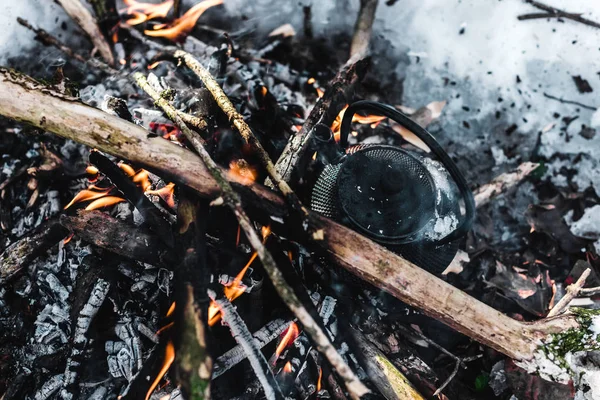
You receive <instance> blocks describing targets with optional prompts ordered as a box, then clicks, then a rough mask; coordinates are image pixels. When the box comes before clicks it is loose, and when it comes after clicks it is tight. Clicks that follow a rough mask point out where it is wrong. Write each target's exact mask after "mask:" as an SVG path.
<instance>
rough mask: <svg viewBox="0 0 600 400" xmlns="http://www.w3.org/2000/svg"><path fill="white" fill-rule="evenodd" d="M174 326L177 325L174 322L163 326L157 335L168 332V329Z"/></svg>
mask: <svg viewBox="0 0 600 400" xmlns="http://www.w3.org/2000/svg"><path fill="white" fill-rule="evenodd" d="M173 325H175V322H174V321H171V322H169V323H168V324H166V325H165V326H163V327H162V328H160V329H159V330H157V331H156V335H157V336H158V335H160V334H161V333H163V332H164V331H166V330H167V329H169V328H170V327H172V326H173Z"/></svg>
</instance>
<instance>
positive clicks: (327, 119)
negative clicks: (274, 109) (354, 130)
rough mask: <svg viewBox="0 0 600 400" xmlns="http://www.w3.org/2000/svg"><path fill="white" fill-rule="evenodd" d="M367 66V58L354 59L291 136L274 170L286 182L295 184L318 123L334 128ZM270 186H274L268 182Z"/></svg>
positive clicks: (334, 80)
mask: <svg viewBox="0 0 600 400" xmlns="http://www.w3.org/2000/svg"><path fill="white" fill-rule="evenodd" d="M368 63H369V61H368V59H366V58H357V59H356V58H352V59H350V60H349V61H348V62H347V63H346V65H344V67H343V68H342V69H341V70H340V71H339V72H338V74H337V75H336V76H335V77H334V78H333V79H332V80H331V82H329V86H328V87H327V89H326V90H325V93H324V94H323V97H321V98H320V99H319V100H318V101H317V103H316V104H315V106H314V107H313V108H312V110H311V111H310V114H309V115H308V118H306V121H305V122H304V125H302V128H301V129H300V131H299V132H298V133H297V134H295V135H294V136H292V137H290V139H289V141H288V143H287V145H286V146H285V148H284V149H283V152H282V153H281V156H279V159H278V160H277V162H276V163H275V169H276V170H277V172H278V174H279V175H280V176H281V178H282V179H283V180H284V181H286V182H292V181H293V174H294V170H295V169H296V168H297V167H298V165H300V164H301V163H302V160H303V158H304V155H305V153H306V150H307V149H308V147H309V145H310V143H311V140H312V137H313V133H314V129H315V127H316V126H317V125H318V124H325V125H327V126H329V125H331V122H332V121H333V119H334V118H335V116H337V114H338V113H339V112H340V110H341V109H342V108H343V107H344V105H346V104H347V103H348V98H349V94H350V93H351V91H352V88H353V87H354V85H355V84H356V82H358V81H359V80H360V79H362V77H363V76H364V74H365V72H366V69H367V66H368ZM267 185H269V186H270V185H272V183H270V182H267Z"/></svg>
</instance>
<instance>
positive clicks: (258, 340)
mask: <svg viewBox="0 0 600 400" xmlns="http://www.w3.org/2000/svg"><path fill="white" fill-rule="evenodd" d="M289 326H290V322H289V321H286V320H284V319H276V320H273V321H271V322H269V323H268V324H267V325H265V326H263V327H262V328H260V329H259V330H258V331H256V332H254V334H253V335H252V336H253V340H254V345H255V346H256V347H257V348H258V349H262V348H263V347H265V346H266V345H268V344H269V343H271V342H272V341H273V340H275V339H276V338H278V337H279V335H281V334H282V333H283V331H285V330H286V328H288V327H289ZM245 359H246V353H245V352H244V349H243V348H242V346H240V345H237V346H236V347H234V348H233V349H231V350H229V351H227V352H226V353H225V354H223V355H222V356H220V357H219V358H217V359H216V360H215V364H214V365H213V374H212V379H216V378H218V377H219V376H221V375H223V374H224V373H225V372H227V371H229V370H230V369H231V368H233V367H235V366H236V365H238V364H239V363H240V362H241V361H243V360H245Z"/></svg>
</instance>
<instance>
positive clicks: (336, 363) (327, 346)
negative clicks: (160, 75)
mask: <svg viewBox="0 0 600 400" xmlns="http://www.w3.org/2000/svg"><path fill="white" fill-rule="evenodd" d="M135 79H136V81H138V82H139V84H140V85H141V86H142V87H143V88H144V90H148V94H150V96H152V97H153V98H154V100H155V101H156V100H157V98H156V96H158V94H157V93H156V92H155V91H153V90H152V88H151V87H150V86H149V85H147V84H146V83H145V78H144V76H143V75H141V74H140V73H136V74H135ZM160 104H161V103H159V105H160ZM162 104H163V105H166V106H167V107H169V106H170V105H168V104H164V103H162ZM173 117H174V118H175V119H174V120H173V121H174V122H175V124H176V125H177V126H178V127H179V129H181V131H182V132H183V134H184V135H185V136H186V138H187V139H188V140H189V141H190V142H191V143H192V145H193V147H194V149H195V150H196V151H197V152H198V155H199V156H200V159H201V160H202V163H203V164H204V167H205V168H206V169H207V170H208V171H209V174H210V176H211V177H212V178H213V179H214V180H215V181H216V182H217V184H218V186H219V188H220V191H221V196H220V199H221V203H224V204H225V205H226V206H227V207H229V208H230V209H231V211H232V212H233V214H234V215H235V217H236V219H237V220H238V223H239V225H240V228H241V229H242V231H243V232H244V233H245V234H246V238H247V239H248V242H249V243H250V246H252V248H253V249H254V250H255V251H256V253H257V254H258V258H259V259H260V261H261V263H262V265H263V268H264V269H265V271H266V272H267V274H268V275H269V279H270V280H271V282H272V283H273V287H274V288H275V290H276V291H277V294H278V295H279V297H280V298H281V299H282V300H283V302H284V303H285V305H286V306H287V307H288V308H289V309H290V310H291V311H292V312H293V313H294V314H295V315H296V317H297V318H298V320H299V321H300V323H301V324H302V325H303V326H304V329H305V331H306V332H307V333H308V335H309V336H310V338H311V339H312V341H313V342H314V343H315V344H316V347H317V349H318V350H319V351H320V352H321V353H323V355H325V357H326V358H327V360H328V361H329V362H330V363H331V365H332V366H333V367H334V368H335V369H336V371H337V373H338V374H339V375H340V376H341V377H342V378H343V379H344V383H345V384H346V388H347V390H348V392H349V393H350V394H351V396H352V397H353V398H355V399H359V398H360V397H361V396H362V395H364V394H365V393H368V392H369V390H368V389H367V387H366V386H365V385H363V383H362V382H361V381H360V380H359V379H358V377H357V376H356V375H355V374H354V372H353V371H352V370H351V369H350V367H349V366H348V365H347V364H346V362H345V361H344V359H343V358H342V356H341V355H340V354H339V353H338V352H337V350H336V349H335V347H334V346H333V344H332V343H331V341H330V340H329V338H328V337H327V335H326V334H325V332H323V330H322V329H321V327H320V325H319V324H318V323H317V321H315V320H314V319H313V317H312V315H311V314H310V313H309V312H308V310H307V309H306V308H305V307H304V305H303V304H302V302H301V301H300V299H299V298H298V296H297V295H296V293H295V292H294V290H293V289H292V287H291V286H290V285H289V284H288V283H287V282H286V280H285V278H284V276H283V274H282V272H281V271H280V270H279V268H278V267H277V264H276V262H275V259H274V258H273V256H272V255H271V253H270V252H269V251H268V250H267V248H266V247H265V245H264V243H263V242H262V240H261V239H260V238H259V236H258V233H257V232H256V230H255V229H254V227H253V226H252V222H251V221H250V218H248V215H247V214H246V211H245V210H244V208H243V207H242V200H241V198H240V196H239V194H238V193H237V192H236V191H234V189H233V187H232V186H231V184H230V183H229V182H228V181H227V180H226V179H225V175H224V173H223V172H222V171H221V169H220V168H219V167H218V166H217V164H216V163H215V162H214V160H213V159H212V158H211V156H210V155H209V154H208V152H207V151H206V149H205V148H204V143H203V141H201V140H200V139H199V137H198V136H197V135H196V134H195V133H194V132H192V131H191V130H190V129H189V128H188V127H187V126H186V125H185V123H184V122H183V120H182V119H181V118H180V117H179V116H178V115H177V114H174V115H173ZM306 212H307V214H308V211H306Z"/></svg>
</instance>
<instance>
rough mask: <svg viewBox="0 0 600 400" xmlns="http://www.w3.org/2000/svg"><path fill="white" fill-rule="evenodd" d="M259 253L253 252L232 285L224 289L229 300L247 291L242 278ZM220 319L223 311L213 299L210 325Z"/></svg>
mask: <svg viewBox="0 0 600 400" xmlns="http://www.w3.org/2000/svg"><path fill="white" fill-rule="evenodd" d="M257 255H258V254H257V253H256V252H254V254H252V257H250V260H249V261H248V262H247V263H246V265H245V266H244V268H242V270H241V271H240V272H239V273H238V274H237V275H236V277H235V279H234V280H233V282H232V283H231V285H229V286H226V287H225V288H224V289H223V292H224V293H225V297H227V299H228V300H229V301H233V300H235V299H237V298H238V297H240V296H241V295H242V294H243V293H244V292H245V291H246V285H244V284H243V283H242V278H244V275H245V274H246V271H248V268H249V267H250V265H251V264H252V262H253V261H254V260H255V259H256V256H257ZM220 319H221V312H220V310H219V306H218V305H217V303H215V302H214V301H211V302H210V306H208V325H210V326H213V325H214V324H216V323H217V322H219V320H220Z"/></svg>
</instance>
